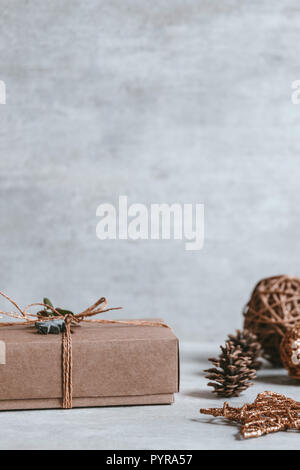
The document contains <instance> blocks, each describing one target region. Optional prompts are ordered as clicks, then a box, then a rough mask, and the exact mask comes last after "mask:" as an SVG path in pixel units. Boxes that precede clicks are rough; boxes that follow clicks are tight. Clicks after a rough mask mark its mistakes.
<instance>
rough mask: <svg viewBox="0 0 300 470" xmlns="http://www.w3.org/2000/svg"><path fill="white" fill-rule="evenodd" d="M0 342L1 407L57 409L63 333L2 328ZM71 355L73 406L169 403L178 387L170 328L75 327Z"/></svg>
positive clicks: (175, 348)
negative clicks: (42, 332)
mask: <svg viewBox="0 0 300 470" xmlns="http://www.w3.org/2000/svg"><path fill="white" fill-rule="evenodd" d="M0 344H1V360H0V410H16V409H42V408H61V402H62V338H61V334H58V335H53V334H49V335H41V334H38V332H37V330H36V328H35V327H34V326H13V327H2V328H1V329H0ZM72 355H73V373H72V377H73V407H89V406H112V405H147V404H170V403H172V402H173V401H174V393H175V392H178V390H179V348H178V339H177V338H176V336H175V335H174V333H173V331H172V330H171V329H169V328H162V327H160V326H144V325H143V326H141V325H139V326H137V325H121V324H109V325H101V324H93V323H88V324H81V325H80V326H76V325H75V326H74V328H73V327H72Z"/></svg>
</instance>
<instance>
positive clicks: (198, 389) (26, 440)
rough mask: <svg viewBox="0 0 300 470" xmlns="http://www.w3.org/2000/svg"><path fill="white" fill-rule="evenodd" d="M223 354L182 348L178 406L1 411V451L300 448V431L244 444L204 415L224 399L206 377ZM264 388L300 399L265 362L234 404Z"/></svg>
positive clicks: (298, 390)
mask: <svg viewBox="0 0 300 470" xmlns="http://www.w3.org/2000/svg"><path fill="white" fill-rule="evenodd" d="M217 353H218V347H217V346H216V345H214V344H196V343H185V344H182V345H181V392H180V393H179V394H177V395H176V397H175V403H174V404H173V405H156V406H133V407H108V408H86V409H73V410H43V411H40V410H33V411H12V412H10V411H6V412H1V413H0V428H1V429H2V430H5V432H1V435H0V449H109V450H110V449H112V450H113V449H119V450H126V449H139V450H140V449H149V450H151V449H186V450H188V449H241V450H242V449H298V448H299V447H300V433H299V434H298V432H279V433H276V434H270V435H268V436H263V437H260V438H257V439H247V440H243V439H241V438H240V436H239V432H238V426H237V425H235V424H229V425H226V422H225V421H224V420H223V419H221V418H217V419H212V418H211V417H210V416H204V415H200V413H199V409H200V408H201V407H221V406H222V404H223V401H224V400H223V399H219V398H216V397H215V396H214V395H213V394H212V393H211V391H210V388H208V387H207V386H206V382H207V381H206V379H205V378H204V374H203V369H204V368H206V367H208V366H209V364H208V362H207V358H208V357H211V356H214V355H216V354H217ZM264 390H271V391H274V392H279V393H284V394H286V395H287V396H289V397H291V398H293V399H296V400H297V399H299V400H300V382H299V384H298V383H297V382H296V381H295V380H293V379H290V378H289V377H288V375H287V373H286V371H285V370H283V369H273V368H271V367H270V366H268V365H267V364H265V365H264V367H263V369H262V370H260V371H259V373H258V377H257V379H256V380H255V383H254V385H253V386H252V387H251V388H249V389H248V390H246V391H245V392H244V393H243V394H242V395H241V396H240V397H238V398H233V399H231V400H229V402H230V404H232V405H233V406H240V405H242V404H244V403H245V402H251V401H253V400H254V399H255V397H256V395H257V393H259V392H262V391H264Z"/></svg>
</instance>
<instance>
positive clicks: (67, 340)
mask: <svg viewBox="0 0 300 470" xmlns="http://www.w3.org/2000/svg"><path fill="white" fill-rule="evenodd" d="M0 295H1V296H2V297H4V298H5V299H7V300H8V301H9V302H10V303H11V304H12V305H13V306H14V307H15V308H16V309H17V310H18V312H19V313H15V312H6V311H3V310H0V315H3V316H6V317H10V318H14V319H15V320H21V321H13V322H1V321H0V327H3V326H17V325H28V326H29V325H33V324H35V323H37V322H46V321H51V320H59V319H62V320H64V321H65V331H64V332H63V334H62V376H63V391H62V396H63V398H62V408H65V409H70V408H72V406H73V405H72V397H73V380H72V369H73V360H72V332H71V325H72V324H80V323H81V322H89V323H102V324H118V325H135V326H161V327H164V328H170V327H169V325H167V324H166V323H164V322H161V321H146V320H105V319H103V318H101V319H99V318H93V319H91V318H90V317H93V316H95V315H98V314H100V313H105V312H109V311H111V310H120V309H121V308H122V307H111V308H106V307H107V300H106V298H105V297H101V298H100V299H99V300H97V302H95V303H94V304H93V305H92V306H91V307H89V308H87V309H86V310H84V311H83V312H81V313H77V314H74V315H72V314H67V315H65V316H64V315H61V314H60V313H59V312H58V311H57V310H56V309H55V308H54V307H52V306H50V305H46V304H43V303H39V302H36V303H33V304H30V305H27V307H25V308H24V309H21V307H19V305H18V304H17V303H16V302H15V301H14V300H12V299H11V298H10V297H9V296H8V295H6V294H4V293H3V292H1V291H0ZM35 306H42V307H46V308H47V309H50V310H51V311H52V312H53V315H51V316H47V317H43V316H42V314H41V313H40V314H39V315H37V314H33V313H29V309H30V308H32V307H35ZM0 318H2V316H0Z"/></svg>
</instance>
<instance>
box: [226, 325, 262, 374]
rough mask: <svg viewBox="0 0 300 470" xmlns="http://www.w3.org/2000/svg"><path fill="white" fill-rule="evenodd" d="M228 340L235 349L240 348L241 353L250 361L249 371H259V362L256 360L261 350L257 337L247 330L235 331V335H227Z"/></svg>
mask: <svg viewBox="0 0 300 470" xmlns="http://www.w3.org/2000/svg"><path fill="white" fill-rule="evenodd" d="M228 340H229V341H231V343H232V344H233V345H234V346H235V347H237V346H240V348H241V350H242V353H243V354H244V355H245V356H249V357H250V359H251V367H250V368H251V369H256V370H258V369H260V367H261V362H260V361H258V358H259V357H261V355H262V348H261V345H260V343H259V342H258V340H257V336H256V335H255V334H254V333H251V332H250V331H249V330H242V331H241V330H236V335H228Z"/></svg>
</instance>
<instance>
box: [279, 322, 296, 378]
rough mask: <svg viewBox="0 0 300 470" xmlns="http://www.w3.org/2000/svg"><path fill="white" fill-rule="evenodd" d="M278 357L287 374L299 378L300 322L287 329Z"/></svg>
mask: <svg viewBox="0 0 300 470" xmlns="http://www.w3.org/2000/svg"><path fill="white" fill-rule="evenodd" d="M280 357H281V361H282V364H283V365H284V367H285V368H286V369H287V370H288V373H289V375H290V376H291V377H293V378H294V379H298V380H300V323H297V325H295V326H294V327H293V328H291V329H290V330H289V331H287V333H286V334H285V335H284V337H283V338H282V341H281V344H280Z"/></svg>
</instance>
